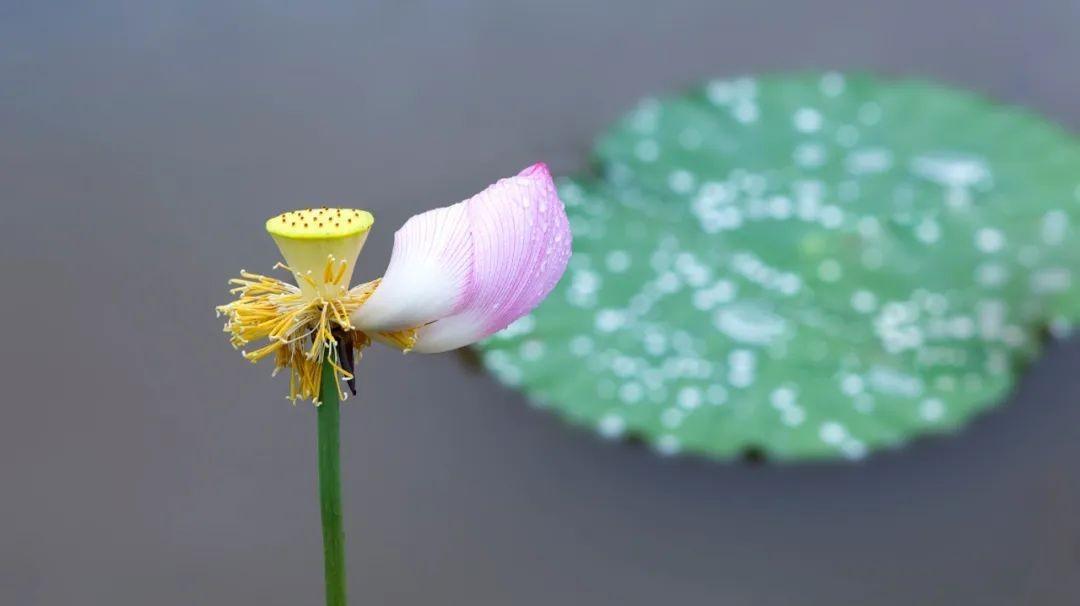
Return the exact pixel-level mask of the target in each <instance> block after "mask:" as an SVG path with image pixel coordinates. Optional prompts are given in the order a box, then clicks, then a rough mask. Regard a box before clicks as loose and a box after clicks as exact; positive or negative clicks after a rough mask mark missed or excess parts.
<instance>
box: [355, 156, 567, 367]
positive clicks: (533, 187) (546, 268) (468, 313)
mask: <svg viewBox="0 0 1080 606" xmlns="http://www.w3.org/2000/svg"><path fill="white" fill-rule="evenodd" d="M465 204H466V208H467V211H468V222H469V234H470V238H471V242H472V247H471V248H472V273H471V279H470V280H469V284H468V289H467V291H466V294H465V297H464V299H463V301H462V302H461V305H460V307H459V308H458V309H455V310H454V313H452V314H450V315H448V316H447V317H444V318H442V319H439V320H437V321H436V322H434V323H432V324H429V325H427V326H424V327H423V328H422V329H420V332H419V334H418V336H417V342H416V345H415V347H414V349H415V351H418V352H422V353H436V352H442V351H448V350H451V349H456V348H458V347H462V346H465V345H468V344H470V343H473V342H476V341H478V340H480V339H483V338H484V337H487V336H489V335H491V334H492V333H495V332H497V331H499V330H502V329H503V328H506V326H507V325H509V324H510V323H511V322H513V321H514V320H516V319H518V318H520V317H521V316H523V315H525V314H526V313H528V312H529V311H531V310H532V309H533V308H534V307H536V306H537V305H538V304H539V303H540V302H541V301H542V300H543V299H544V298H545V297H546V296H547V295H548V293H550V292H551V289H552V288H554V287H555V284H556V283H557V282H558V281H559V278H561V277H562V275H563V272H564V271H565V270H566V263H567V261H568V260H569V258H570V242H571V236H570V225H569V222H568V221H567V218H566V210H565V208H564V207H563V203H562V201H561V200H559V196H558V192H557V191H556V189H555V184H554V183H553V182H552V180H551V173H550V172H548V168H547V166H545V165H544V164H542V163H541V164H535V165H533V166H530V167H529V168H526V169H525V170H523V171H522V172H521V173H519V174H518V175H517V176H515V177H511V178H508V179H503V180H501V181H499V182H498V183H496V184H494V185H492V186H490V187H488V188H487V189H486V190H484V191H483V192H480V193H479V194H477V195H476V196H474V197H473V198H471V199H469V200H467V201H466V202H465ZM380 288H381V287H380ZM377 293H378V291H376V294H377Z"/></svg>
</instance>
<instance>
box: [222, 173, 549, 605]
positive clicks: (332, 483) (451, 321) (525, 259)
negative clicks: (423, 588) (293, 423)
mask: <svg viewBox="0 0 1080 606" xmlns="http://www.w3.org/2000/svg"><path fill="white" fill-rule="evenodd" d="M374 221H375V220H374V217H372V216H371V213H368V212H367V211H363V210H353V209H345V208H327V207H323V208H308V209H306V210H296V211H291V212H286V213H282V214H280V215H277V216H275V217H273V218H271V219H270V220H269V221H267V222H266V230H267V231H268V232H270V235H271V236H272V237H273V238H274V241H275V242H276V243H277V245H278V248H280V249H281V254H282V256H283V257H284V258H285V264H278V266H277V267H281V268H283V269H286V270H288V271H290V272H292V274H293V277H294V278H295V284H290V283H288V282H284V281H282V280H278V279H277V278H272V277H268V276H263V275H259V274H253V273H249V272H246V271H241V275H240V277H239V278H236V279H234V280H232V281H231V284H233V286H234V288H233V289H232V291H231V292H232V293H233V294H234V295H236V299H235V300H234V301H232V302H231V303H228V304H226V305H222V306H220V307H218V308H217V311H218V313H219V314H224V315H225V316H226V318H227V322H226V324H225V331H226V332H227V333H229V335H230V339H231V341H232V344H233V346H234V347H236V348H244V347H246V346H248V345H249V344H251V343H254V342H257V341H258V342H262V343H261V344H260V345H259V347H258V348H257V349H254V350H251V351H247V350H246V349H245V350H244V351H243V354H244V357H245V358H247V359H249V360H251V361H252V362H257V361H258V360H261V359H262V358H265V357H267V356H270V355H273V356H274V359H275V370H274V372H275V373H276V372H277V371H279V370H282V369H287V370H288V371H289V375H290V381H289V399H291V400H292V401H293V402H294V403H295V402H296V400H297V399H309V400H311V401H312V402H314V403H315V404H316V405H317V406H318V431H319V490H320V500H321V504H322V521H323V546H324V564H325V578H326V602H327V604H330V605H334V606H343V605H344V604H345V574H344V535H343V531H342V522H341V512H342V508H341V487H340V481H341V480H340V470H339V467H340V461H339V450H340V448H339V438H340V430H339V405H338V404H339V401H340V400H341V399H342V398H344V397H345V394H344V393H343V391H342V388H341V384H342V379H344V380H345V381H346V382H347V383H348V385H349V387H350V389H351V390H352V392H353V393H354V394H355V393H356V391H355V378H354V365H355V362H356V360H357V359H358V356H359V354H360V353H361V352H362V351H363V350H364V348H366V347H367V346H368V345H369V344H370V343H371V342H372V340H375V341H380V342H383V343H386V344H389V345H391V346H393V347H397V348H399V349H401V350H403V351H416V352H420V353H437V352H443V351H448V350H451V349H456V348H458V347H463V346H465V345H469V344H470V343H474V342H476V341H478V340H480V339H483V338H484V337H487V336H488V335H491V334H492V333H495V332H496V331H499V330H501V329H503V328H505V327H506V326H507V325H509V324H510V323H511V322H513V321H514V320H516V319H518V318H519V317H521V316H523V315H524V314H526V313H528V312H529V311H530V310H532V309H533V308H534V307H535V306H536V305H537V304H539V303H540V302H541V301H542V300H543V299H544V297H546V296H547V295H548V293H549V292H551V289H552V288H554V286H555V284H556V283H557V282H558V281H559V278H561V277H562V274H563V271H564V270H565V269H566V263H567V260H568V259H569V258H570V228H569V224H568V222H567V218H566V211H565V209H564V208H563V204H562V202H561V201H560V200H559V197H558V194H557V192H556V190H555V185H554V183H553V182H552V180H551V174H550V173H549V172H548V169H547V167H546V166H545V165H543V164H535V165H533V166H530V167H529V168H526V169H525V170H523V171H522V172H520V173H519V174H518V175H517V176H514V177H510V178H507V179H502V180H500V181H499V182H497V183H495V184H494V185H491V186H490V187H488V188H487V189H485V190H484V191H482V192H480V193H479V194H477V195H475V196H473V197H472V198H469V199H468V200H465V201H463V202H459V203H457V204H454V205H452V206H447V207H445V208H437V209H435V210H430V211H427V212H425V213H421V214H419V215H416V216H414V217H412V218H410V219H409V220H408V221H406V222H405V225H403V226H402V227H401V229H399V230H398V231H397V233H396V234H395V236H394V248H393V252H392V253H391V256H390V264H389V266H388V267H387V268H386V272H385V274H384V275H383V277H382V278H379V279H376V280H373V281H371V282H367V283H364V284H360V285H357V286H354V287H351V288H350V286H349V285H350V283H351V280H352V274H353V270H354V269H355V267H356V261H357V258H358V257H359V255H360V251H361V249H362V248H363V246H364V241H365V240H366V239H367V235H368V232H369V231H370V230H371V227H372V225H373V224H374Z"/></svg>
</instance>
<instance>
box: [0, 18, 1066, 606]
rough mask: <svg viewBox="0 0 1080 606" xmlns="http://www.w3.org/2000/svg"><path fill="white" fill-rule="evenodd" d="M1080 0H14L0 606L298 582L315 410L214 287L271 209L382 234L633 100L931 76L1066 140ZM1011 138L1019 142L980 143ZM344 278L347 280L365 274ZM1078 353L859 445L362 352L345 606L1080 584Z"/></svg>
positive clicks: (995, 591) (256, 251) (570, 167)
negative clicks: (627, 423)
mask: <svg viewBox="0 0 1080 606" xmlns="http://www.w3.org/2000/svg"><path fill="white" fill-rule="evenodd" d="M1078 25H1080V2H1077V1H1075V0H1038V1H1037V0H1030V1H1028V2H1022V3H1021V2H1010V1H1006V0H994V1H990V0H979V1H976V0H971V1H954V2H931V1H928V0H911V1H908V2H874V3H868V2H862V3H860V2H838V1H823V0H819V1H817V2H780V1H775V2H733V1H732V2H716V1H701V2H665V3H658V2H638V1H633V2H631V1H625V0H624V1H610V2H561V1H549V2H522V3H515V2H499V1H495V0H486V1H463V0H456V1H449V0H446V1H440V2H420V1H401V2H379V3H371V2H369V3H362V2H361V3H354V4H346V3H331V4H324V3H304V4H301V3H286V2H262V3H242V2H230V1H215V2H206V1H202V0H199V1H193V2H191V1H189V2H172V1H169V2H154V3H150V2H135V1H130V2H115V1H103V2H95V3H85V2H13V1H10V0H8V1H2V0H0V209H2V212H0V225H2V226H3V228H4V232H3V238H2V239H0V268H2V269H3V271H4V273H5V275H6V276H7V282H6V284H7V286H6V287H5V288H4V289H3V296H0V317H3V318H5V328H6V333H5V338H4V340H3V345H0V356H2V364H0V376H2V378H3V383H4V387H3V394H4V395H3V398H2V399H3V407H2V410H3V412H2V413H0V414H2V417H0V418H2V420H0V482H2V484H0V486H2V488H0V490H2V495H0V603H3V604H11V605H19V606H22V605H28V606H36V605H49V606H53V605H66V604H155V605H161V606H165V605H172V604H176V605H188V604H221V603H231V604H314V603H318V602H319V601H320V600H321V595H322V594H321V592H322V579H321V549H320V547H321V538H320V530H319V515H318V504H317V499H316V492H315V489H316V485H315V483H316V476H315V416H314V413H313V410H312V409H311V408H310V407H309V406H297V407H296V408H293V407H290V406H289V404H288V403H287V402H286V401H285V400H284V399H283V398H282V395H283V393H285V389H286V386H285V383H284V381H285V379H284V377H279V378H278V379H276V380H271V379H269V378H268V374H269V371H270V367H269V366H268V365H260V366H255V367H253V366H251V365H249V364H247V363H246V362H244V361H243V360H241V359H240V357H239V356H238V355H237V354H236V353H235V352H233V351H232V350H231V349H230V348H229V346H228V344H227V342H226V338H225V335H223V334H222V333H221V332H220V329H221V322H220V321H219V320H217V319H215V318H214V316H213V311H212V308H213V306H214V305H216V304H219V303H222V302H224V301H225V300H226V299H227V296H228V295H227V292H226V285H225V282H226V280H227V279H228V278H229V277H231V276H232V275H233V274H235V273H236V272H237V271H238V270H239V269H240V268H247V269H250V270H268V269H269V267H270V265H272V264H273V263H274V262H275V261H276V259H277V251H276V250H275V248H274V246H273V243H272V242H271V240H270V239H269V238H268V237H267V236H266V235H265V234H264V233H263V230H262V222H263V221H264V220H265V218H266V217H267V216H269V215H272V214H274V213H275V212H279V211H282V210H286V209H290V208H293V207H297V206H306V205H312V204H339V205H345V206H358V207H363V208H368V209H371V210H372V211H373V212H374V213H375V215H376V217H377V222H376V226H375V229H374V231H373V232H372V236H371V238H370V240H369V241H368V245H367V248H366V249H365V254H364V256H363V257H361V267H360V270H359V274H358V278H364V279H366V278H370V277H374V276H375V275H377V272H378V271H379V270H381V268H383V267H384V266H385V260H386V259H387V257H388V255H389V250H390V244H391V241H392V237H393V232H394V230H395V229H396V228H397V227H398V226H399V225H400V224H401V223H402V221H404V219H405V218H407V217H408V216H410V215H411V214H413V213H416V212H418V211H420V210H423V209H427V208H430V207H433V206H439V205H444V204H447V203H452V202H456V201H458V200H460V199H462V198H464V197H466V196H468V195H471V194H472V193H474V192H476V191H478V190H480V189H482V188H483V187H484V186H485V185H486V184H488V183H489V182H491V181H494V180H495V179H497V178H498V177H501V176H504V175H509V174H512V173H514V172H517V171H518V170H519V169H520V168H522V167H524V166H526V165H528V164H530V163H532V162H535V161H538V160H545V161H547V162H548V163H549V164H550V165H551V167H552V170H553V172H555V173H556V174H571V173H574V172H577V171H580V170H582V169H583V168H585V166H586V159H587V153H588V149H589V147H590V144H591V141H592V139H593V137H594V136H595V135H596V134H598V133H599V132H600V131H601V129H602V128H604V127H605V126H607V125H608V124H609V123H611V122H612V121H613V120H614V119H615V118H616V117H617V116H618V115H620V113H622V112H623V111H624V110H626V109H627V108H629V107H630V106H631V105H632V104H633V103H634V101H635V100H636V99H637V98H639V97H640V96H642V95H645V94H649V93H654V92H658V91H662V90H668V89H673V88H679V87H682V86H685V85H688V84H691V83H693V82H694V81H697V80H700V79H702V78H705V77H713V76H734V75H739V74H743V73H755V72H762V71H774V70H790V69H797V68H842V69H866V70H872V71H875V72H879V73H884V74H893V75H916V76H924V77H931V78H935V79H938V80H941V81H944V82H946V83H949V84H952V85H956V86H959V87H962V88H968V89H973V90H977V91H981V92H983V93H986V94H989V95H992V96H994V97H996V98H998V99H1000V100H1004V101H1007V102H1010V103H1015V104H1022V105H1025V106H1027V107H1029V108H1031V109H1033V110H1035V111H1037V112H1039V113H1041V114H1042V115H1044V116H1046V117H1048V118H1050V119H1052V120H1055V121H1057V122H1059V123H1062V124H1064V125H1065V126H1066V127H1067V128H1070V129H1072V130H1074V131H1075V130H1077V129H1078V128H1080V71H1078V70H1077V69H1076V58H1077V57H1078V56H1080V36H1077V34H1076V32H1077V27H1078ZM1002 144H1003V145H1005V144H1008V142H1006V141H1003V142H1002ZM365 264H366V265H365ZM1077 368H1080V343H1078V342H1076V341H1073V342H1068V343H1061V344H1056V345H1052V346H1051V347H1050V352H1049V354H1048V355H1047V356H1046V357H1045V358H1044V359H1042V360H1041V361H1040V362H1039V363H1038V364H1037V365H1036V366H1035V367H1034V368H1033V369H1032V370H1031V371H1030V372H1029V373H1028V374H1027V375H1026V376H1025V378H1024V380H1023V381H1022V383H1021V385H1020V387H1019V390H1018V392H1017V393H1016V394H1015V395H1014V396H1013V398H1012V399H1011V401H1010V402H1009V403H1008V404H1007V405H1005V406H1003V407H1002V408H1001V409H1000V410H999V411H997V412H994V413H991V414H990V415H987V416H985V417H983V418H980V419H978V420H977V421H976V422H975V423H974V424H973V425H971V426H970V427H969V428H968V429H967V430H965V431H964V432H963V433H961V434H960V435H958V436H956V437H954V438H949V439H944V438H936V439H929V440H922V441H919V442H918V443H916V444H915V445H913V446H912V447H911V448H909V449H906V450H903V451H899V452H893V453H887V454H882V455H875V456H872V457H870V458H869V459H868V460H866V461H864V462H862V463H860V464H843V465H840V464H837V465H809V466H807V465H803V466H776V465H767V464H766V465H751V464H734V465H719V464H711V463H706V462H703V461H698V460H694V459H679V458H674V459H661V458H658V457H656V456H655V455H654V454H653V453H651V452H649V451H648V450H646V449H644V448H639V447H634V446H628V445H619V444H612V443H606V442H603V441H601V440H599V439H597V438H595V437H594V436H592V435H590V434H587V433H585V432H583V431H580V430H576V429H571V428H569V427H567V426H565V425H563V424H562V423H561V422H559V421H558V420H557V419H555V418H554V417H552V416H549V415H547V414H545V413H542V412H539V411H535V410H533V409H531V408H529V406H528V405H527V403H526V402H525V399H524V398H523V397H522V396H521V395H519V394H517V393H515V392H512V391H510V390H507V389H505V388H503V387H500V386H498V385H497V384H496V382H495V381H494V380H492V379H491V378H490V377H488V376H485V375H483V374H480V373H477V372H476V371H474V370H470V368H469V367H468V365H466V364H463V363H462V361H461V359H460V358H459V357H457V356H454V355H444V356H428V357H424V356H414V357H411V358H409V359H403V358H402V356H401V355H400V354H397V353H395V352H394V351H391V350H388V349H381V348H374V349H371V350H369V352H368V353H367V355H366V356H365V358H364V361H363V364H362V365H361V366H360V370H359V381H360V397H359V398H357V399H355V400H351V402H350V405H349V406H348V407H347V408H346V409H345V411H344V415H343V417H344V418H343V424H344V427H343V442H344V452H343V456H344V461H343V465H344V474H345V517H346V525H347V533H348V539H349V543H348V554H347V559H348V573H349V577H350V590H351V595H352V598H353V601H354V603H356V604H524V605H529V604H612V603H619V604H627V605H630V604H732V605H743V604H746V605H787V604H882V605H886V604H896V605H904V606H910V605H912V604H920V605H923V604H928V605H929V604H979V605H981V606H982V605H986V606H991V605H998V604H1000V605H1006V604H1007V605H1016V604H1055V605H1056V604H1077V603H1080V471H1078V461H1080V440H1078V439H1077V435H1078V433H1077V432H1078V429H1077V428H1078V427H1080V406H1078V405H1077V403H1078V401H1080V378H1078V373H1077V372H1076V369H1077Z"/></svg>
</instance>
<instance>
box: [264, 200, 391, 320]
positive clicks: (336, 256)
mask: <svg viewBox="0 0 1080 606" xmlns="http://www.w3.org/2000/svg"><path fill="white" fill-rule="evenodd" d="M374 223H375V218H374V217H373V216H372V215H371V213H369V212H367V211H366V210H356V209H352V208H327V207H323V208H309V209H305V210H294V211H290V212H286V213H282V214H280V215H277V216H275V217H273V218H271V219H270V220H268V221H267V222H266V231H267V232H269V233H270V235H271V236H272V237H273V238H274V242H276V243H277V245H278V248H279V249H281V254H282V256H284V257H285V262H286V263H287V264H288V266H289V269H290V270H292V272H293V275H295V276H296V283H297V285H298V286H299V287H300V290H301V291H302V292H303V293H304V295H306V296H308V297H311V298H315V297H323V298H328V299H329V298H337V297H341V296H343V295H344V294H345V292H346V291H348V289H349V284H350V282H351V281H352V274H353V269H354V266H355V265H356V258H357V257H358V256H359V255H360V249H361V248H363V246H364V242H365V241H366V240H367V235H368V232H369V231H370V230H371V226H372V224H374Z"/></svg>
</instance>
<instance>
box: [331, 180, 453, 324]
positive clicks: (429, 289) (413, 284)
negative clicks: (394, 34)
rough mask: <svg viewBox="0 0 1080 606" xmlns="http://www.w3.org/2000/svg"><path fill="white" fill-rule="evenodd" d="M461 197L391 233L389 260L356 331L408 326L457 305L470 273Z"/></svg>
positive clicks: (360, 312)
mask: <svg viewBox="0 0 1080 606" xmlns="http://www.w3.org/2000/svg"><path fill="white" fill-rule="evenodd" d="M466 204H467V202H459V203H457V204H454V205H453V206H447V207H445V208H436V209H434V210H429V211H427V212H424V213H420V214H419V215H414V216H412V217H410V218H409V220H408V221H406V222H405V225H402V226H401V229H399V230H397V232H396V233H395V234H394V250H393V252H391V253H390V264H389V265H388V266H387V267H386V273H385V275H383V277H382V281H381V282H380V283H379V286H378V287H377V288H376V289H375V292H374V293H372V295H371V297H370V298H369V299H368V300H367V301H366V302H365V303H364V305H363V306H362V307H360V309H358V310H356V311H355V312H353V315H352V318H351V319H352V323H353V325H354V326H356V327H357V328H359V329H361V330H367V331H386V332H390V331H396V330H402V329H406V328H413V327H416V326H420V325H423V324H426V323H428V322H431V321H432V320H436V319H438V318H442V317H445V316H447V315H449V314H452V313H454V312H455V311H457V310H459V309H461V308H462V307H463V306H464V304H465V301H466V297H467V295H468V293H469V288H470V282H471V275H472V258H473V254H472V240H471V237H470V235H469V213H468V208H467V206H466Z"/></svg>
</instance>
